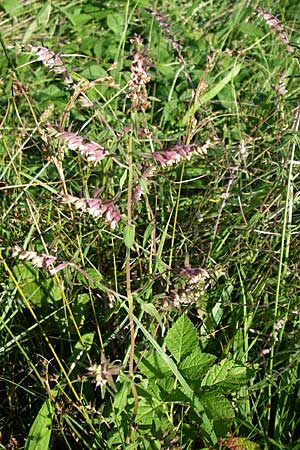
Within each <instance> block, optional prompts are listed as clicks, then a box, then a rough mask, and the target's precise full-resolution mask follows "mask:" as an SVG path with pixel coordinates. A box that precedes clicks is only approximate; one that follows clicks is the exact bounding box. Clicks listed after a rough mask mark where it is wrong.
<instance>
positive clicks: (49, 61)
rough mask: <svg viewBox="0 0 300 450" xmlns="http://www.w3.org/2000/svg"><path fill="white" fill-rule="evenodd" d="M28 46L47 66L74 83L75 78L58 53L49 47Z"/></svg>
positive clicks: (69, 82)
mask: <svg viewBox="0 0 300 450" xmlns="http://www.w3.org/2000/svg"><path fill="white" fill-rule="evenodd" d="M27 48H28V49H29V50H30V51H31V52H32V53H34V54H35V55H36V56H37V57H38V59H39V61H42V62H43V63H44V65H45V66H47V67H49V69H52V70H53V71H54V72H56V73H58V74H60V75H62V76H63V78H64V81H65V82H66V83H68V84H72V83H73V78H72V77H71V75H70V74H69V72H68V70H67V68H66V67H65V66H64V63H63V62H62V59H61V57H60V55H59V54H58V53H54V52H52V51H51V50H49V49H48V48H47V47H41V46H39V47H35V46H34V45H27Z"/></svg>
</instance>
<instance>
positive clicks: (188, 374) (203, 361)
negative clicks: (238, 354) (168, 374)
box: [179, 347, 216, 380]
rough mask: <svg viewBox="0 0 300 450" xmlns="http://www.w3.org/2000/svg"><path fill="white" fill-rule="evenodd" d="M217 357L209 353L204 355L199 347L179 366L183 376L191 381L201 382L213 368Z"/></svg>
mask: <svg viewBox="0 0 300 450" xmlns="http://www.w3.org/2000/svg"><path fill="white" fill-rule="evenodd" d="M215 360H216V357H215V356H214V355H210V354H209V353H202V352H201V350H200V348H199V347H196V348H195V349H194V350H193V351H192V353H191V354H190V355H188V356H187V357H186V358H185V359H184V360H183V361H182V362H181V363H180V365H179V370H180V372H181V373H182V375H183V376H184V377H185V378H187V379H189V380H199V379H200V378H202V377H203V376H204V375H205V374H206V372H207V370H208V369H209V368H210V367H211V366H212V364H213V363H214V361H215Z"/></svg>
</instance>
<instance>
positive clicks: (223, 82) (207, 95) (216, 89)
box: [199, 64, 242, 105]
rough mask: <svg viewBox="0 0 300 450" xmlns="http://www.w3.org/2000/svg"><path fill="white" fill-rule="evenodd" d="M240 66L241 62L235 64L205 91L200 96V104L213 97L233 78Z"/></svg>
mask: <svg viewBox="0 0 300 450" xmlns="http://www.w3.org/2000/svg"><path fill="white" fill-rule="evenodd" d="M241 68H242V65H241V64H237V65H235V66H234V67H233V68H232V69H231V70H230V71H229V72H228V73H227V75H225V77H224V78H222V80H220V81H219V82H218V83H217V84H216V85H215V86H214V87H213V88H212V89H211V90H210V91H208V92H206V93H205V94H204V95H202V97H200V99H199V102H200V104H201V105H203V104H204V103H207V102H208V101H209V100H211V99H213V98H214V97H216V96H217V95H218V93H219V92H220V91H221V90H222V89H224V87H225V86H226V84H228V83H230V81H231V80H233V78H235V77H236V76H237V75H238V74H239V72H240V70H241Z"/></svg>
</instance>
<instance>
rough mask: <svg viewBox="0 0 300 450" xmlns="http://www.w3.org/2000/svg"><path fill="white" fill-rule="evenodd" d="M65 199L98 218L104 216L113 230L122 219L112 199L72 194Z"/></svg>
mask: <svg viewBox="0 0 300 450" xmlns="http://www.w3.org/2000/svg"><path fill="white" fill-rule="evenodd" d="M65 201H66V202H67V203H72V204H73V205H74V206H75V208H76V209H78V210H81V211H82V212H87V213H88V214H90V215H91V216H93V217H95V218H96V219H98V218H99V217H102V216H104V217H105V220H106V222H107V223H108V224H109V225H110V227H111V229H112V230H114V229H115V228H116V227H117V225H118V223H119V221H120V219H121V214H120V212H119V210H118V208H117V207H116V205H115V204H114V203H113V202H112V201H111V202H109V201H104V200H101V199H98V198H79V197H74V196H72V195H68V196H67V197H66V198H65Z"/></svg>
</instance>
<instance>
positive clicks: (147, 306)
mask: <svg viewBox="0 0 300 450" xmlns="http://www.w3.org/2000/svg"><path fill="white" fill-rule="evenodd" d="M141 307H142V310H143V311H145V313H147V314H149V315H150V316H152V317H154V318H155V319H156V320H157V322H158V323H159V325H160V327H161V329H163V323H162V320H161V317H160V314H159V312H158V311H157V308H156V307H155V306H154V305H153V303H145V302H141Z"/></svg>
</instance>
